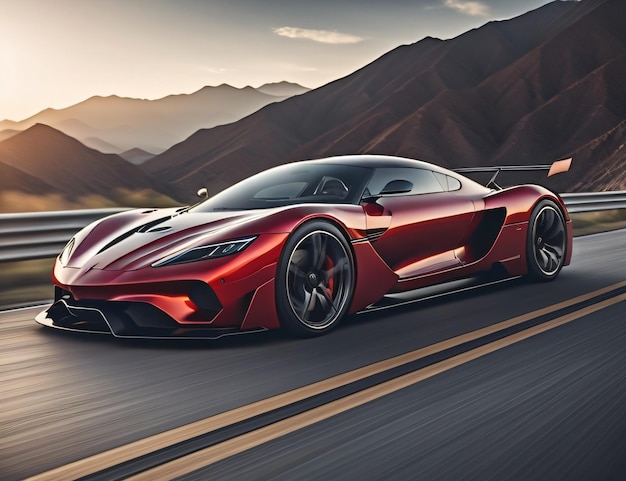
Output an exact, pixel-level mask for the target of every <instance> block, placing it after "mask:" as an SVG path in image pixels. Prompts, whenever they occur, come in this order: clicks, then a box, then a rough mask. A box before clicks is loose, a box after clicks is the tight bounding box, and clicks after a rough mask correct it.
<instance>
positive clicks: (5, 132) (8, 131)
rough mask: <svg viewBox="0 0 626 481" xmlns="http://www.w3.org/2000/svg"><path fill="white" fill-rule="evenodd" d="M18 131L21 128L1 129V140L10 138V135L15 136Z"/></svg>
mask: <svg viewBox="0 0 626 481" xmlns="http://www.w3.org/2000/svg"><path fill="white" fill-rule="evenodd" d="M17 133H19V130H14V129H5V130H2V131H0V142H2V141H3V140H6V139H8V138H9V137H13V136H14V135H15V134H17Z"/></svg>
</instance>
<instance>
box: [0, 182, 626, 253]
mask: <svg viewBox="0 0 626 481" xmlns="http://www.w3.org/2000/svg"><path fill="white" fill-rule="evenodd" d="M561 197H563V200H564V201H565V204H566V205H567V209H568V210H569V212H571V213H578V212H594V211H601V210H610V209H626V191H616V192H598V193H595V192H594V193H580V194H562V196H561ZM124 210H127V209H122V208H118V209H88V210H68V211H54V212H28V213H19V214H0V262H3V261H9V260H29V259H43V258H48V257H54V256H56V255H57V254H58V253H59V252H60V251H61V249H62V248H63V246H64V245H65V244H66V243H67V241H68V240H69V239H71V237H72V236H73V235H74V234H75V233H76V232H77V231H78V230H80V229H82V228H83V227H85V226H86V225H88V224H90V223H91V222H93V221H94V220H96V219H99V218H101V217H105V216H107V215H111V214H115V213H118V212H122V211H124Z"/></svg>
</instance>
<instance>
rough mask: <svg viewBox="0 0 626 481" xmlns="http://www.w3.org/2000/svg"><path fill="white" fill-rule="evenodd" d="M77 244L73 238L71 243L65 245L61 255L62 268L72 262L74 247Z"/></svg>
mask: <svg viewBox="0 0 626 481" xmlns="http://www.w3.org/2000/svg"><path fill="white" fill-rule="evenodd" d="M75 244H76V239H75V238H74V237H72V238H71V239H70V241H69V242H68V243H67V244H65V247H64V248H63V250H62V251H61V253H60V254H59V262H60V263H61V265H62V266H66V265H67V263H68V262H69V260H70V255H72V251H73V250H74V245H75Z"/></svg>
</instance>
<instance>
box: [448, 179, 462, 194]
mask: <svg viewBox="0 0 626 481" xmlns="http://www.w3.org/2000/svg"><path fill="white" fill-rule="evenodd" d="M446 178H447V179H448V190H449V191H453V190H459V189H460V188H461V182H459V181H458V179H455V178H454V177H450V176H449V175H446Z"/></svg>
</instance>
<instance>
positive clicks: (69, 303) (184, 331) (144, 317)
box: [35, 298, 266, 339]
mask: <svg viewBox="0 0 626 481" xmlns="http://www.w3.org/2000/svg"><path fill="white" fill-rule="evenodd" d="M35 320H36V321H37V322H38V323H39V324H41V325H43V326H46V327H51V328H55V329H61V330H65V331H74V332H84V333H93V334H109V335H111V334H112V335H113V336H115V337H118V338H129V339H172V338H175V339H218V338H220V337H224V336H230V335H234V334H243V333H252V332H261V331H265V330H266V329H265V328H263V327H260V328H256V329H250V330H246V331H242V330H240V329H238V328H229V327H210V326H207V325H193V324H187V325H185V326H181V325H180V324H178V323H177V322H176V321H175V320H174V319H172V318H171V317H169V316H168V315H167V314H165V313H164V312H162V311H160V310H159V309H158V308H156V307H154V306H152V305H150V304H142V303H130V302H109V301H85V302H77V301H75V300H73V299H71V298H62V299H59V300H57V301H56V302H54V303H53V304H52V305H51V306H50V307H48V308H47V309H46V310H44V311H42V312H40V313H39V314H38V315H37V316H36V317H35Z"/></svg>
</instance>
